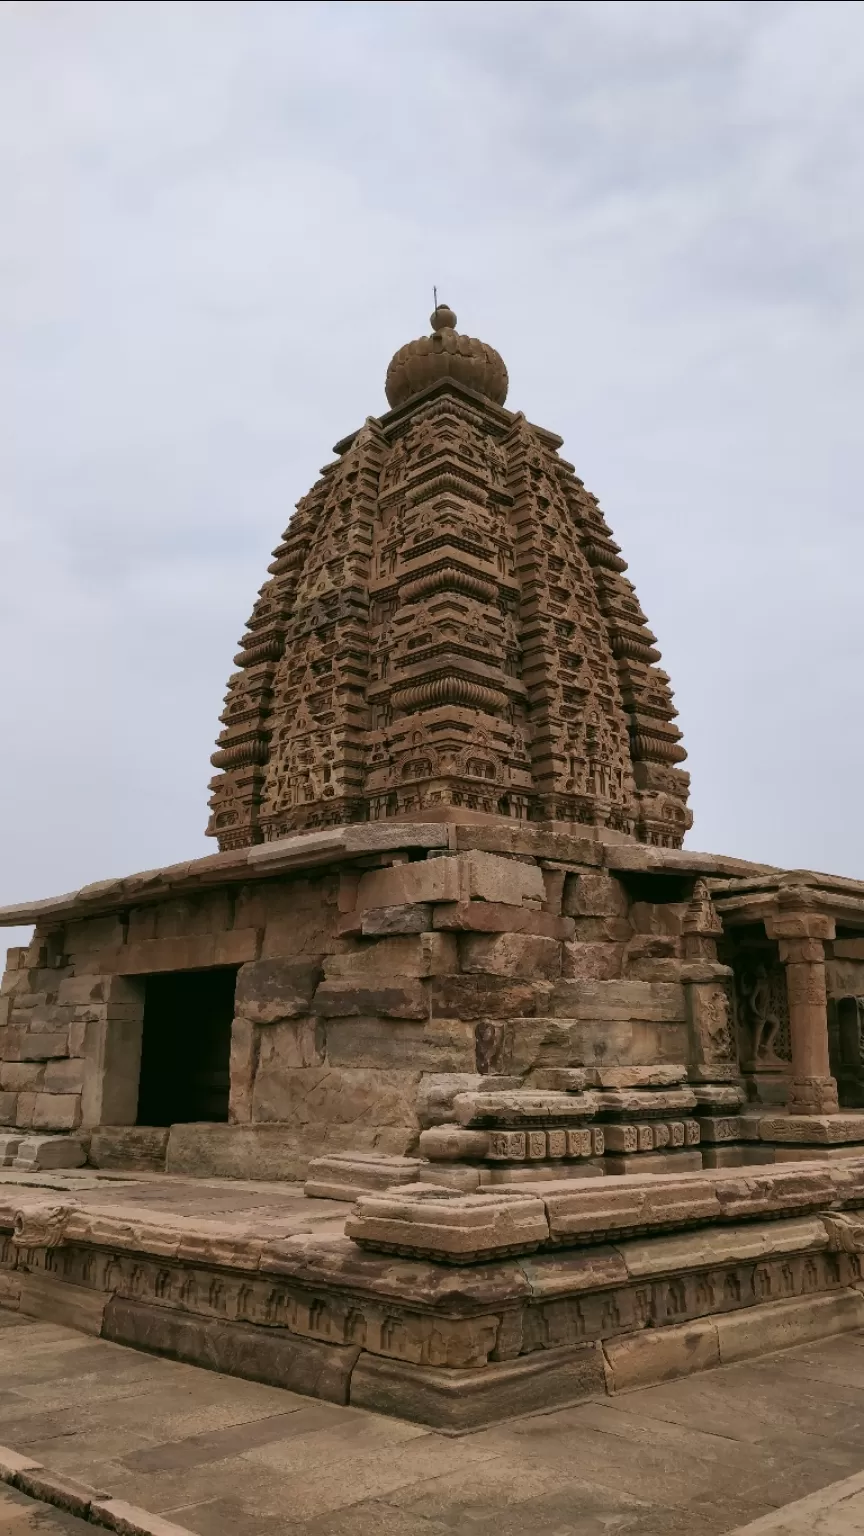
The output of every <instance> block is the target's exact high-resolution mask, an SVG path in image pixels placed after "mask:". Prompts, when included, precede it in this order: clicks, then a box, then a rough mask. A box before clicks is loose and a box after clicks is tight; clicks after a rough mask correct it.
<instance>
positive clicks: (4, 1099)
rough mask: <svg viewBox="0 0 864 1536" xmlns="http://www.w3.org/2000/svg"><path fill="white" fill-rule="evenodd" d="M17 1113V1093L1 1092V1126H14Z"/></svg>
mask: <svg viewBox="0 0 864 1536" xmlns="http://www.w3.org/2000/svg"><path fill="white" fill-rule="evenodd" d="M17 1112H18V1095H17V1093H6V1092H3V1091H2V1090H0V1125H14V1124H15V1116H16V1114H17Z"/></svg>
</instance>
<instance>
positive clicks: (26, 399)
mask: <svg viewBox="0 0 864 1536" xmlns="http://www.w3.org/2000/svg"><path fill="white" fill-rule="evenodd" d="M862 43H864V9H862V7H861V6H860V5H857V4H843V3H839V4H833V3H827V4H826V3H819V4H817V3H815V0H814V3H809V0H805V3H801V4H794V3H793V4H785V3H768V4H761V3H760V4H753V3H743V4H710V3H705V4H690V3H683V4H682V3H673V4H656V3H650V0H648V3H646V0H640V3H636V4H630V3H616V0H611V3H603V4H537V3H531V4H522V3H507V4H489V3H480V4H473V3H458V4H449V3H448V4H440V3H431V4H425V3H424V4H283V3H280V0H273V3H264V4H258V3H239V0H238V3H234V0H226V3H215V0H213V3H211V0H194V3H183V0H179V3H178V0H175V3H170V4H161V3H154V0H146V3H141V4H139V3H124V4H119V3H105V0H96V3H94V4H82V3H77V0H70V3H65V4H60V5H52V4H41V5H39V6H31V5H27V4H23V5H11V6H7V7H5V8H4V9H3V11H2V15H0V197H2V208H3V210H4V219H3V224H2V228H0V477H2V484H3V489H4V496H3V504H2V511H0V560H2V568H3V573H4V602H3V604H2V612H0V625H2V629H3V635H2V646H0V655H2V668H3V694H2V697H3V708H4V723H5V732H4V736H5V746H4V753H3V759H2V767H0V775H2V799H0V806H2V810H0V827H2V831H0V843H2V869H3V881H2V885H3V890H2V893H0V894H2V897H3V899H9V900H11V899H14V898H16V897H19V896H22V897H23V896H30V895H40V894H45V893H46V892H51V891H54V890H55V889H57V890H59V889H64V888H67V887H69V886H70V885H74V884H76V883H81V882H83V881H84V880H88V879H94V878H99V877H102V876H105V875H108V874H112V873H115V872H118V871H120V872H122V871H124V870H129V869H132V868H136V867H144V866H146V865H149V864H152V863H154V862H157V861H159V860H162V859H173V858H177V857H181V856H185V855H187V854H190V855H194V854H196V853H200V852H203V851H208V848H209V845H208V844H206V843H205V842H204V839H203V836H202V829H203V825H204V821H205V813H206V806H205V802H206V783H207V778H208V777H209V767H208V758H209V753H210V751H211V749H212V739H213V736H214V734H215V729H216V719H217V715H218V713H219V709H220V707H221V697H222V693H223V689H224V684H225V680H226V678H227V675H228V672H229V671H230V670H231V658H232V656H233V654H234V651H235V649H236V640H237V638H238V636H239V634H240V632H241V629H242V625H243V622H244V620H245V617H246V615H247V613H248V611H249V609H250V607H251V603H252V600H253V598H254V594H255V591H256V589H257V587H258V585H259V584H260V582H261V580H262V579H263V576H264V573H265V569H266V564H267V560H268V556H269V550H270V548H271V547H272V545H273V544H274V543H275V542H276V540H277V539H278V537H279V535H280V533H281V531H282V529H283V527H284V526H285V524H286V522H287V520H288V517H289V515H290V511H291V508H292V505H293V503H294V501H295V500H296V499H297V497H298V496H299V495H301V494H302V493H303V491H304V490H305V489H306V488H307V486H308V485H309V483H310V482H311V480H312V479H313V478H314V476H315V473H316V471H317V469H318V467H319V465H320V464H322V463H324V462H325V461H326V459H327V458H328V457H329V453H330V445H331V444H332V443H333V442H335V441H336V440H337V439H338V438H339V437H341V436H342V435H343V434H344V433H345V432H347V431H349V430H351V429H352V428H353V427H354V426H356V425H357V424H358V423H359V422H360V421H362V420H363V418H364V417H365V416H366V415H367V414H369V413H370V412H375V411H379V410H381V409H383V405H384V401H383V377H384V371H385V368H386V364H387V360H388V358H389V356H390V354H391V352H392V351H393V350H395V348H396V347H397V346H398V345H400V344H401V343H402V342H403V341H404V340H406V339H407V338H408V337H410V336H412V335H416V334H418V332H419V331H420V330H422V329H425V326H426V316H427V314H428V312H429V309H430V308H431V287H432V284H433V282H434V283H437V284H438V288H439V292H440V293H441V294H442V296H443V297H445V298H446V299H447V300H448V301H449V302H450V303H452V304H453V305H454V307H455V308H456V309H457V311H458V312H459V315H460V324H462V325H464V327H465V328H466V329H468V330H470V331H471V332H472V333H473V334H475V335H481V336H483V337H484V338H486V339H488V340H489V341H491V342H493V343H494V344H495V345H496V346H498V347H499V348H500V350H501V351H502V352H503V354H504V356H505V358H506V361H507V363H508V366H509V369H510V374H511V381H512V384H511V403H512V404H513V405H515V406H517V407H519V408H522V409H524V410H525V411H526V413H527V414H528V415H529V416H531V417H532V418H533V419H534V420H539V421H542V422H544V423H547V424H548V425H550V426H552V427H554V428H555V429H557V430H559V431H561V432H562V433H563V434H564V436H565V439H566V446H565V452H566V453H567V454H568V456H569V457H570V458H572V459H573V460H574V461H575V462H576V464H577V467H578V470H579V473H580V474H582V475H583V477H584V478H585V479H586V481H587V482H588V483H589V484H590V485H591V487H592V488H593V489H594V490H595V491H596V492H597V493H598V495H599V496H600V497H601V500H602V503H603V505H604V507H605V509H606V511H607V513H608V516H609V518H610V521H611V523H612V526H613V528H614V529H615V530H616V533H617V535H618V537H619V539H620V542H621V543H622V545H623V547H624V550H625V554H626V555H627V557H628V558H629V560H630V561H631V574H632V575H633V578H634V580H635V582H636V585H637V589H638V591H639V593H640V596H641V598H642V602H643V604H644V606H645V608H646V611H647V612H648V615H649V618H650V620H651V623H652V625H653V626H654V628H655V629H656V631H657V633H658V635H659V636H660V643H661V647H662V649H663V651H664V658H665V661H666V664H667V665H668V668H669V671H670V672H671V674H672V677H673V683H674V685H675V687H676V688H677V690H678V694H677V698H678V704H679V707H680V710H681V724H682V727H683V730H684V732H685V740H686V743H687V745H688V747H689V749H690V753H691V764H690V766H691V768H692V771H693V775H694V805H695V811H696V826H695V828H694V832H693V834H692V836H691V841H692V842H693V844H694V846H700V845H701V846H705V847H714V848H721V849H725V850H728V851H730V852H735V853H740V854H743V855H751V856H754V857H766V858H771V859H776V860H777V861H778V862H787V863H790V864H799V863H809V864H815V865H818V866H821V867H823V868H824V867H828V868H834V869H837V870H840V871H843V872H848V873H851V874H855V873H861V872H862V871H864V834H862V832H861V831H860V830H859V827H858V825H857V818H856V807H857V778H858V774H857V764H858V761H859V759H860V756H861V750H862V734H864V732H862V727H861V724H860V719H859V717H860V708H859V705H858V697H859V687H858V671H859V655H860V651H861V619H860V616H859V614H860V603H859V599H858V586H859V571H860V568H861V564H862V559H861V556H862V526H861V516H860V496H859V494H858V480H859V477H860V449H859V447H858V438H859V433H860V419H861V394H862V373H864V367H862V339H864V326H862V291H861V272H862V270H864V264H862V259H861V258H862V244H864V205H862V200H861V197H860V187H861V183H862V170H864V166H862V160H864V148H862V145H864V136H862V127H864V48H862Z"/></svg>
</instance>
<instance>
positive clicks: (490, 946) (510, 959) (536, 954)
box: [459, 933, 561, 981]
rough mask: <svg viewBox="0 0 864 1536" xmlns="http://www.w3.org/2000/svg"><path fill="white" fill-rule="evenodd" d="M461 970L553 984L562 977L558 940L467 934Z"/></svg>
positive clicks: (525, 936)
mask: <svg viewBox="0 0 864 1536" xmlns="http://www.w3.org/2000/svg"><path fill="white" fill-rule="evenodd" d="M459 948H460V958H461V962H462V969H463V971H465V972H466V973H468V974H470V973H472V972H473V973H476V972H481V973H482V972H485V973H489V974H490V975H498V976H536V977H538V978H540V979H541V980H544V981H554V980H555V978H556V977H558V976H560V974H561V945H560V944H559V943H558V941H557V939H544V938H538V937H535V936H534V935H531V934H523V933H498V934H479V933H478V934H465V935H463V937H462V938H461V940H460V945H459Z"/></svg>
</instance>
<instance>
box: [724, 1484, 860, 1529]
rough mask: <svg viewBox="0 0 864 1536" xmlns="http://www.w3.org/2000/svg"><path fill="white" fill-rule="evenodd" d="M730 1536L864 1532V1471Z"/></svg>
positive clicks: (788, 1505)
mask: <svg viewBox="0 0 864 1536" xmlns="http://www.w3.org/2000/svg"><path fill="white" fill-rule="evenodd" d="M731 1536H864V1473H859V1474H858V1476H857V1477H847V1478H845V1479H844V1480H843V1482H840V1483H832V1484H831V1486H830V1487H829V1488H823V1489H822V1490H821V1491H820V1492H819V1493H814V1494H811V1496H810V1498H809V1499H799V1500H797V1501H796V1503H794V1504H787V1505H786V1507H785V1509H780V1510H777V1511H775V1513H773V1514H770V1515H765V1516H764V1517H763V1518H762V1519H761V1520H753V1521H751V1523H750V1524H749V1525H745V1526H740V1527H739V1528H738V1530H737V1531H733V1532H732V1533H731Z"/></svg>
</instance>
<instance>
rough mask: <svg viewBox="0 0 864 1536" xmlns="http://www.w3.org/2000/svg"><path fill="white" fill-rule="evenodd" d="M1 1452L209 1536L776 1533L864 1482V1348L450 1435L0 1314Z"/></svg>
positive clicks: (848, 1340) (803, 1354)
mask: <svg viewBox="0 0 864 1536" xmlns="http://www.w3.org/2000/svg"><path fill="white" fill-rule="evenodd" d="M0 1443H3V1444H6V1445H8V1446H10V1447H12V1448H13V1449H14V1450H16V1451H18V1452H19V1453H21V1454H23V1455H27V1456H31V1457H32V1458H33V1459H34V1460H38V1461H39V1462H41V1463H42V1464H43V1465H44V1466H46V1467H48V1468H50V1469H51V1470H52V1471H53V1472H56V1473H57V1474H58V1475H63V1476H65V1477H68V1478H75V1479H78V1480H80V1481H81V1482H84V1483H88V1484H90V1485H91V1486H95V1487H98V1488H101V1489H105V1490H106V1491H108V1492H110V1493H111V1494H112V1495H113V1496H114V1497H116V1498H121V1499H125V1500H128V1501H129V1502H130V1503H132V1504H135V1505H139V1506H143V1507H144V1508H145V1509H148V1510H150V1511H152V1512H153V1513H154V1514H157V1515H161V1516H162V1517H163V1518H164V1519H166V1520H169V1521H172V1522H174V1523H176V1524H178V1525H182V1526H185V1527H186V1528H188V1529H189V1530H191V1531H193V1532H196V1533H197V1536H454V1533H458V1536H465V1533H466V1532H470V1533H472V1536H517V1533H518V1536H610V1533H613V1532H614V1533H615V1536H677V1533H679V1532H680V1533H682V1536H684V1533H686V1536H723V1533H726V1532H731V1531H735V1532H738V1533H739V1536H740V1533H741V1531H742V1528H743V1530H745V1531H747V1536H757V1532H758V1536H763V1532H762V1528H761V1527H757V1531H754V1532H753V1533H751V1532H750V1530H749V1529H748V1527H749V1525H750V1524H751V1523H752V1522H753V1521H756V1520H759V1519H761V1518H762V1517H765V1516H766V1515H770V1514H772V1512H773V1513H776V1511H777V1510H778V1509H779V1508H780V1506H782V1505H785V1504H786V1503H787V1502H788V1501H789V1500H790V1499H791V1500H799V1499H807V1498H808V1497H809V1496H810V1495H812V1494H814V1492H816V1491H818V1490H825V1497H826V1499H827V1498H828V1497H829V1495H830V1492H831V1487H832V1486H833V1485H838V1484H843V1482H844V1480H846V1479H849V1478H851V1477H853V1476H856V1475H860V1473H861V1466H862V1461H864V1333H856V1334H847V1335H844V1336H843V1337H842V1338H834V1339H828V1340H826V1341H825V1342H824V1343H821V1344H819V1345H808V1346H803V1347H800V1348H798V1349H793V1350H789V1351H786V1352H784V1353H783V1354H780V1355H775V1356H772V1357H766V1358H763V1359H760V1360H759V1361H757V1362H748V1363H747V1364H742V1365H731V1366H725V1367H721V1368H720V1369H718V1370H715V1371H713V1372H711V1373H710V1375H707V1376H696V1377H687V1378H684V1379H682V1380H679V1381H674V1382H670V1383H666V1384H664V1385H662V1386H656V1387H649V1388H645V1389H642V1390H639V1391H632V1392H628V1393H624V1394H622V1395H621V1396H619V1397H616V1398H604V1399H602V1400H601V1399H599V1398H598V1399H592V1400H590V1401H587V1402H584V1403H581V1404H578V1405H577V1406H575V1407H573V1408H568V1409H560V1410H557V1411H555V1412H550V1413H544V1414H536V1415H533V1416H531V1417H526V1418H522V1419H517V1420H514V1421H512V1422H511V1423H508V1424H501V1425H497V1426H495V1427H494V1428H491V1429H487V1430H482V1431H479V1432H477V1433H474V1434H466V1435H463V1436H461V1437H452V1436H444V1435H439V1434H436V1433H434V1432H432V1431H429V1430H427V1429H425V1428H424V1427H423V1426H421V1425H417V1424H408V1423H405V1422H404V1421H401V1420H397V1419H390V1418H383V1417H380V1416H378V1415H376V1414H372V1413H367V1412H364V1411H363V1410H361V1409H356V1408H343V1407H337V1406H335V1405H333V1404H330V1403H324V1402H317V1401H311V1400H310V1399H308V1398H304V1397H300V1396H298V1395H296V1394H294V1393H291V1392H286V1391H282V1390H281V1389H279V1388H276V1387H267V1386H262V1385H259V1384H257V1383H255V1382H249V1381H244V1380H238V1379H237V1378H234V1377H225V1376H219V1375H217V1374H215V1373H213V1372H210V1371H203V1370H199V1369H197V1368H196V1367H194V1366H187V1365H182V1364H180V1363H178V1362H176V1361H172V1360H166V1359H157V1358H150V1357H146V1356H141V1355H139V1354H137V1353H135V1352H133V1351H130V1350H127V1349H125V1348H123V1347H122V1346H119V1345H116V1344H111V1343H109V1342H107V1341H105V1340H98V1339H95V1340H94V1339H92V1338H88V1337H86V1336H83V1335H81V1334H78V1333H73V1332H72V1331H71V1330H69V1329H65V1328H61V1327H59V1326H56V1325H54V1324H49V1323H43V1322H35V1321H32V1320H30V1319H28V1318H24V1317H21V1316H19V1315H17V1314H14V1313H3V1312H0ZM844 1486H845V1485H844ZM835 1503H836V1504H837V1508H838V1509H839V1511H840V1513H841V1515H842V1518H843V1519H847V1517H849V1518H851V1517H852V1516H850V1515H849V1511H850V1510H851V1511H852V1512H853V1514H854V1511H855V1505H854V1501H853V1502H851V1503H850V1501H849V1499H845V1502H844V1500H842V1499H841V1500H840V1501H839V1502H838V1501H837V1500H835ZM828 1507H829V1508H830V1505H829V1506H828ZM53 1514H54V1512H52V1517H53ZM784 1517H785V1512H784ZM34 1518H35V1517H34ZM57 1518H58V1519H59V1518H60V1516H59V1515H58V1516H57ZM69 1518H71V1517H69ZM819 1518H820V1519H822V1518H823V1516H822V1514H821V1513H820V1516H819ZM826 1518H827V1517H826ZM832 1518H833V1516H832ZM79 1524H80V1522H79ZM63 1528H64V1529H68V1528H69V1527H68V1526H67V1527H63ZM87 1528H88V1529H90V1530H92V1529H93V1527H92V1526H90V1527H87ZM47 1529H49V1530H50V1529H51V1527H50V1526H49V1527H47ZM808 1529H809V1528H808ZM812 1529H813V1530H815V1531H819V1532H820V1536H851V1533H852V1532H855V1533H856V1536H857V1530H858V1528H857V1527H855V1526H854V1525H852V1526H849V1525H848V1524H847V1526H845V1527H844V1526H842V1525H841V1526H839V1527H838V1528H837V1530H836V1531H835V1529H834V1528H833V1527H832V1526H830V1525H825V1526H824V1532H823V1527H821V1526H818V1525H814V1526H812ZM25 1530H27V1531H28V1536H29V1528H28V1527H26V1526H24V1527H21V1533H20V1536H23V1532H24V1531H25ZM769 1531H770V1536H787V1531H786V1528H785V1527H783V1526H782V1525H778V1526H776V1528H774V1527H765V1528H764V1536H768V1533H769ZM13 1533H14V1536H19V1531H18V1529H16V1528H15V1527H13V1530H12V1532H10V1536H13ZM0 1536H5V1528H4V1527H3V1525H2V1524H0ZM788 1536H804V1527H801V1526H800V1525H798V1526H796V1525H792V1526H790V1527H789V1531H788Z"/></svg>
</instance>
